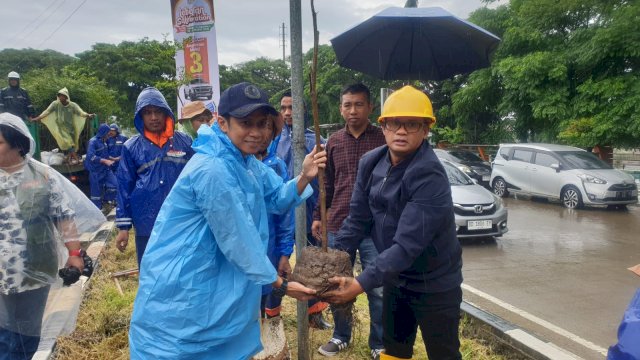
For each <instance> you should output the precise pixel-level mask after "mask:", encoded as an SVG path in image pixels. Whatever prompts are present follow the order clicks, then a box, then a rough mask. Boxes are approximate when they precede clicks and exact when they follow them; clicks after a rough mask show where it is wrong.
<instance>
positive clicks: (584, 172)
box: [491, 144, 638, 209]
mask: <svg viewBox="0 0 640 360" xmlns="http://www.w3.org/2000/svg"><path fill="white" fill-rule="evenodd" d="M491 185H492V188H493V192H494V193H495V194H496V195H498V196H508V195H509V193H510V192H513V193H519V194H525V195H529V196H535V197H544V198H549V199H559V200H560V202H561V203H562V204H563V205H564V206H565V207H567V208H570V209H574V208H579V207H581V206H583V205H608V206H612V207H624V206H626V205H627V204H635V203H637V202H638V187H637V185H636V184H635V180H634V178H633V176H631V175H630V174H627V173H625V172H623V171H620V170H616V169H613V168H611V166H609V165H608V164H607V163H605V162H603V161H602V160H600V159H598V158H597V157H596V156H595V155H593V154H592V153H590V152H587V151H585V150H582V149H579V148H576V147H572V146H564V145H554V144H502V145H500V149H499V150H498V153H497V154H496V157H495V159H494V161H493V169H492V171H491Z"/></svg>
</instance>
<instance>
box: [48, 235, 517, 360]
mask: <svg viewBox="0 0 640 360" xmlns="http://www.w3.org/2000/svg"><path fill="white" fill-rule="evenodd" d="M130 235H131V236H130V238H129V247H128V248H127V250H126V251H125V252H124V253H121V252H119V251H118V250H117V249H116V247H115V246H114V244H113V242H112V241H109V242H107V244H106V246H105V248H104V249H103V251H102V254H101V255H100V259H99V263H100V264H99V268H98V270H97V271H96V273H94V275H93V277H92V278H91V280H90V283H89V287H88V289H87V291H86V292H85V295H84V299H83V301H82V305H81V307H80V313H79V314H78V322H77V325H76V330H75V331H74V332H73V333H72V334H70V335H68V336H64V337H61V338H59V339H58V344H57V348H56V351H55V354H54V358H55V359H58V360H85V359H86V360H89V359H91V360H126V359H129V344H128V336H127V334H128V331H129V321H130V320H131V312H132V309H133V301H134V299H135V295H136V291H137V288H138V278H137V276H133V277H128V278H121V280H120V285H121V287H122V290H123V292H124V295H121V294H120V293H119V292H118V290H117V288H116V285H115V283H114V281H113V279H112V278H111V276H110V274H111V273H114V272H117V271H123V270H128V269H134V268H136V267H137V262H136V252H135V246H134V245H135V241H134V234H133V232H131V233H130ZM325 316H326V317H327V318H328V319H329V322H333V321H332V318H331V312H330V311H328V310H327V311H325ZM282 318H283V321H284V326H285V332H286V334H287V341H288V343H289V348H290V349H291V354H292V359H297V355H298V354H297V340H296V339H297V324H296V301H295V299H293V298H290V297H285V298H284V299H283V311H282ZM468 326H469V325H468V322H467V321H466V320H464V319H463V321H462V323H461V326H460V331H461V334H464V333H469V331H465V329H466V327H468ZM331 335H332V330H316V329H309V342H310V344H309V345H310V346H309V349H310V352H311V354H310V357H311V359H327V358H325V357H324V356H322V355H320V354H319V353H318V352H317V349H318V347H319V346H320V345H322V344H324V343H325V342H326V341H328V340H329V339H330V338H331ZM368 337H369V306H368V302H367V297H366V296H364V295H362V296H359V297H358V299H357V301H356V303H355V306H354V326H353V339H352V341H351V344H352V345H350V346H349V348H347V349H346V350H345V351H344V353H342V354H340V355H338V356H336V357H333V358H332V359H336V360H362V359H369V358H370V356H371V355H370V353H369V351H370V350H369V345H368ZM460 340H461V348H460V351H461V352H462V354H463V359H469V360H471V359H473V360H502V359H507V358H509V359H511V357H508V356H501V355H497V354H496V353H495V351H494V348H493V346H492V345H491V344H490V343H488V342H485V341H483V340H475V339H472V338H467V337H464V336H461V338H460ZM414 359H427V355H426V351H425V348H424V343H423V342H422V337H421V336H420V334H419V333H418V338H417V339H416V344H415V345H414Z"/></svg>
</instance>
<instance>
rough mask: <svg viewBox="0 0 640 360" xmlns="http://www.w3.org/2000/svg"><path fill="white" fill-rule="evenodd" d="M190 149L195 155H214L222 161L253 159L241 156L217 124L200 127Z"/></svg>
mask: <svg viewBox="0 0 640 360" xmlns="http://www.w3.org/2000/svg"><path fill="white" fill-rule="evenodd" d="M191 147H192V148H193V150H195V152H196V153H202V154H208V155H215V156H217V157H220V158H223V159H239V160H241V161H246V159H247V158H249V157H254V156H253V155H247V156H244V155H242V153H241V152H240V150H238V148H237V147H236V146H235V145H233V143H232V142H231V139H229V137H228V136H227V134H225V133H224V132H223V131H222V129H220V127H219V126H218V123H217V122H216V123H214V124H213V125H212V126H207V125H201V126H200V129H198V137H197V138H196V139H195V140H194V141H193V144H192V145H191Z"/></svg>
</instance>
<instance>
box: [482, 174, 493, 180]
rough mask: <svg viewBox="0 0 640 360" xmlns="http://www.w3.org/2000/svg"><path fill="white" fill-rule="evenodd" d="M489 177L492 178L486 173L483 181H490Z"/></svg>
mask: <svg viewBox="0 0 640 360" xmlns="http://www.w3.org/2000/svg"><path fill="white" fill-rule="evenodd" d="M489 179H491V176H488V175H486V176H483V177H482V181H489Z"/></svg>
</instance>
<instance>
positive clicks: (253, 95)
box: [218, 82, 278, 118]
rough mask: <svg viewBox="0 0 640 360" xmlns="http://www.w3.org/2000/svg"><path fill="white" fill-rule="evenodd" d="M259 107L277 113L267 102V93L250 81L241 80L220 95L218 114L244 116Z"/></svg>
mask: <svg viewBox="0 0 640 360" xmlns="http://www.w3.org/2000/svg"><path fill="white" fill-rule="evenodd" d="M261 108H263V109H265V110H266V111H267V112H269V113H271V114H273V115H278V111H277V110H276V109H275V108H274V107H273V106H271V104H269V97H268V96H267V93H265V92H264V91H263V90H262V89H260V88H259V87H257V86H255V85H253V84H251V83H248V82H243V83H240V84H235V85H233V86H231V87H229V88H228V89H227V90H225V91H224V92H223V93H222V95H220V105H219V106H218V114H220V115H222V116H225V117H227V116H229V115H231V116H233V117H235V118H244V117H247V116H248V115H249V114H251V113H252V112H254V111H256V110H257V109H261Z"/></svg>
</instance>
